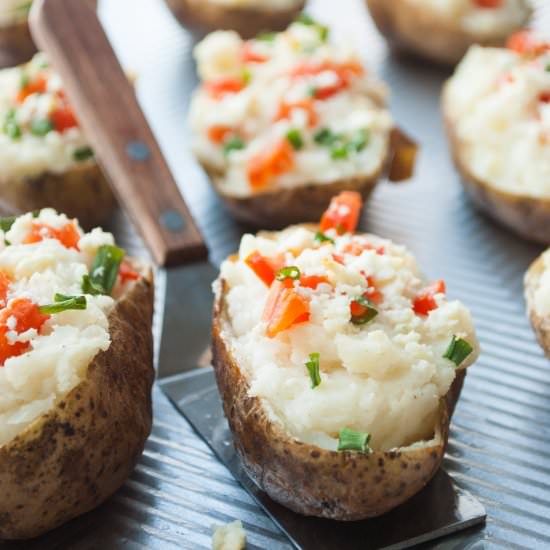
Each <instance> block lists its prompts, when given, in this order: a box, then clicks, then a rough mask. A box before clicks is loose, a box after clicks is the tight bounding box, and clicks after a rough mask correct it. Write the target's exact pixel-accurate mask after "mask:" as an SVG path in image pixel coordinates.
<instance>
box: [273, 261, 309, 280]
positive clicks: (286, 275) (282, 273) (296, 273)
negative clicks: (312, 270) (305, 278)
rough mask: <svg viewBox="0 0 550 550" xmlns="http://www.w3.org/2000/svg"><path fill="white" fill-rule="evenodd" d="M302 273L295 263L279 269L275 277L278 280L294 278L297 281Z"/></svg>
mask: <svg viewBox="0 0 550 550" xmlns="http://www.w3.org/2000/svg"><path fill="white" fill-rule="evenodd" d="M301 275H302V274H301V273H300V270H299V269H298V268H297V267H296V266H295V265H289V266H288V267H283V268H281V269H279V271H277V274H276V275H275V278H276V279H277V280H278V281H284V280H285V279H292V280H293V281H296V280H298V279H299V278H300V276H301Z"/></svg>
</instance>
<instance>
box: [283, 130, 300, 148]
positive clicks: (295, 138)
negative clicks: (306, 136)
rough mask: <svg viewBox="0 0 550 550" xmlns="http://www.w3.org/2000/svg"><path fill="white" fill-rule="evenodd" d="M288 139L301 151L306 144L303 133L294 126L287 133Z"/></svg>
mask: <svg viewBox="0 0 550 550" xmlns="http://www.w3.org/2000/svg"><path fill="white" fill-rule="evenodd" d="M286 139H288V142H289V143H290V145H292V147H294V149H296V150H297V151H299V150H300V149H301V148H302V147H303V146H304V140H303V139H302V134H301V133H300V131H299V130H296V129H295V128H293V129H292V130H289V131H288V132H287V133H286Z"/></svg>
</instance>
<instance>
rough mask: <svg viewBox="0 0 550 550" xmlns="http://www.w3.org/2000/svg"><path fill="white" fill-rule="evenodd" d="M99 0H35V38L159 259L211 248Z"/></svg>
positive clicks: (171, 260)
mask: <svg viewBox="0 0 550 550" xmlns="http://www.w3.org/2000/svg"><path fill="white" fill-rule="evenodd" d="M95 5H96V2H95V1H94V0H35V2H34V3H33V7H32V10H31V15H30V25H31V30H32V34H33V37H34V39H35V41H36V43H37V44H38V46H39V47H40V48H41V49H42V50H44V51H45V52H46V53H47V54H48V57H49V60H50V61H51V62H52V64H53V65H54V66H55V69H56V71H57V72H58V73H59V74H60V75H61V78H62V79H63V82H64V86H65V88H66V90H67V95H68V97H69V98H70V100H71V103H72V104H73V105H74V107H75V110H76V112H77V113H78V118H79V121H80V124H81V126H82V129H83V131H84V132H85V134H86V136H87V139H88V140H89V142H90V145H91V146H92V147H93V148H94V150H95V151H96V154H97V157H98V159H99V162H100V164H101V165H102V167H103V168H104V170H105V172H106V174H107V175H108V177H109V179H110V181H111V184H112V185H113V188H114V190H115V192H116V194H117V196H118V198H119V200H120V203H121V204H122V205H123V206H124V208H125V209H126V210H127V211H128V213H129V215H130V218H131V219H132V221H133V223H134V224H135V226H136V227H137V228H138V229H139V231H140V233H141V235H142V237H143V238H144V240H145V242H146V243H147V245H148V247H149V249H150V251H151V254H152V256H153V258H154V259H155V260H156V262H157V263H159V264H160V265H176V264H180V263H184V262H188V261H192V260H196V259H200V258H202V257H204V256H206V254H207V249H206V246H205V244H204V241H203V238H202V236H201V234H200V232H199V230H198V229H197V226H196V225H195V223H194V221H193V218H192V217H191V214H190V212H189V210H188V208H187V206H186V204H185V202H184V200H183V198H182V197H181V195H180V192H179V190H178V187H177V185H176V182H175V181H174V178H173V176H172V174H171V172H170V169H169V167H168V165H167V163H166V161H165V159H164V157H163V155H162V153H161V151H160V148H159V146H158V144H157V142H156V140H155V138H154V136H153V133H152V132H151V129H150V128H149V125H148V124H147V121H146V120H145V116H144V115H143V112H142V111H141V109H140V107H139V105H138V102H137V100H136V98H135V94H134V91H133V89H132V87H131V85H130V84H129V83H128V79H127V77H126V75H125V74H124V72H123V70H122V68H121V67H120V64H119V63H118V61H117V59H116V57H115V54H114V52H113V49H112V47H111V45H110V43H109V41H108V39H107V37H106V35H105V32H104V31H103V28H102V26H101V24H100V22H99V20H98V18H97V15H96V11H95Z"/></svg>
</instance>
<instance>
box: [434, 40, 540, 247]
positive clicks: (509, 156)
mask: <svg viewBox="0 0 550 550" xmlns="http://www.w3.org/2000/svg"><path fill="white" fill-rule="evenodd" d="M548 65H550V42H545V41H544V40H542V39H541V38H540V37H537V36H536V35H535V34H533V33H532V32H529V31H522V32H520V33H518V34H516V35H513V36H512V37H511V38H510V41H509V47H508V48H482V47H480V46H472V48H471V49H470V50H469V52H468V54H467V55H466V57H465V58H464V60H463V61H462V62H461V63H460V65H459V66H458V67H457V69H456V72H455V74H454V75H453V76H452V78H450V79H449V80H448V81H447V83H446V84H445V87H444V90H443V96H442V109H443V117H444V120H445V126H446V129H447V134H448V138H449V143H450V149H451V152H452V156H453V159H454V161H455V165H456V167H457V169H458V171H459V172H460V174H461V176H462V182H463V185H464V188H465V189H466V191H467V193H468V194H469V196H470V197H471V198H472V200H473V201H474V203H475V204H476V205H477V206H478V207H479V208H480V209H481V210H483V211H484V212H486V213H487V214H489V215H490V216H491V217H493V218H494V219H495V220H496V221H498V222H500V223H501V224H503V225H505V226H507V227H508V228H510V229H512V230H513V231H515V232H516V233H518V234H519V235H521V236H522V237H524V238H527V239H531V240H535V241H539V242H543V243H550V138H549V136H550V72H548V70H547V66H548Z"/></svg>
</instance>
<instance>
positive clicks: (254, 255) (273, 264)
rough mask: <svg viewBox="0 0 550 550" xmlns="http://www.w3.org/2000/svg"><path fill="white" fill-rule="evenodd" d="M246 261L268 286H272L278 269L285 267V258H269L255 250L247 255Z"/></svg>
mask: <svg viewBox="0 0 550 550" xmlns="http://www.w3.org/2000/svg"><path fill="white" fill-rule="evenodd" d="M244 263H245V264H246V265H247V266H248V267H250V269H252V271H254V273H255V274H256V275H257V276H258V278H260V279H261V280H262V281H263V282H264V283H265V285H266V286H271V283H272V282H273V281H274V280H275V275H276V273H277V271H278V270H279V269H280V268H281V267H283V263H284V259H283V258H282V257H281V258H267V257H266V256H262V255H261V254H260V253H259V252H258V251H257V250H255V251H254V252H251V253H250V254H249V255H248V256H247V258H246V259H245V261H244Z"/></svg>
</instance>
